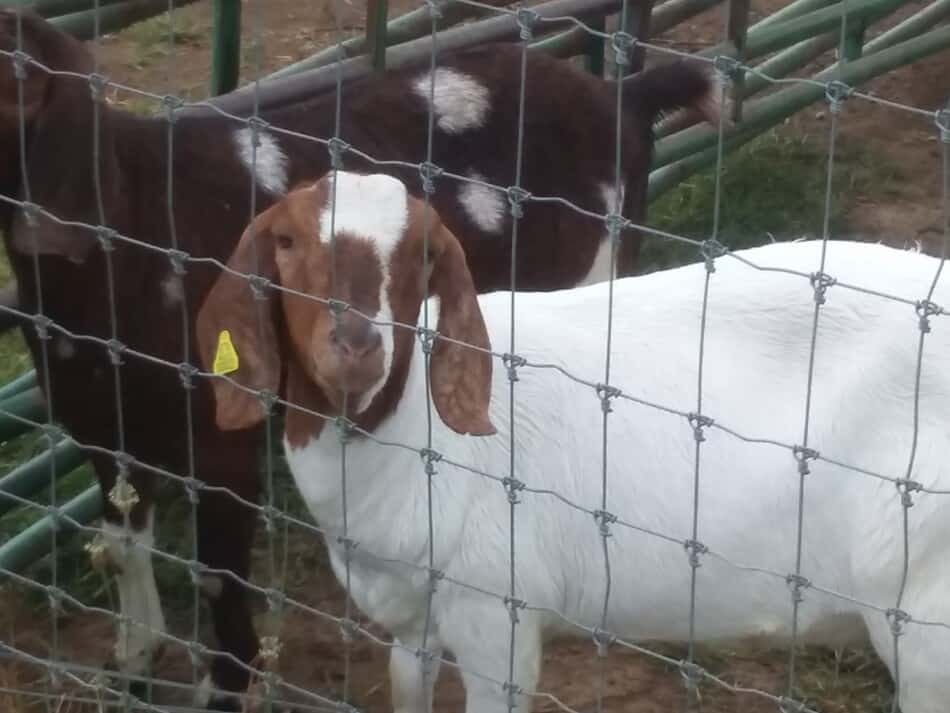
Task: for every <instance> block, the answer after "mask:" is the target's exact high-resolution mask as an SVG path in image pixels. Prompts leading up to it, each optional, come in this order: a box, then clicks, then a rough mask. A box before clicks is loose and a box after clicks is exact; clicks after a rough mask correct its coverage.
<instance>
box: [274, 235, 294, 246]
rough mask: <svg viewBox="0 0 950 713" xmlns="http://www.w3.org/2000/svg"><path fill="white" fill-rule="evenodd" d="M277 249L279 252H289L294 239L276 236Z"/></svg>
mask: <svg viewBox="0 0 950 713" xmlns="http://www.w3.org/2000/svg"><path fill="white" fill-rule="evenodd" d="M276 240H277V247H279V248H280V249H281V250H290V248H292V247H293V246H294V239H293V238H291V237H290V236H289V235H278V236H276Z"/></svg>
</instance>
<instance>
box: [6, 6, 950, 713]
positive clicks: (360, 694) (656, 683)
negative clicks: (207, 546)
mask: <svg viewBox="0 0 950 713" xmlns="http://www.w3.org/2000/svg"><path fill="white" fill-rule="evenodd" d="M337 4H338V5H340V6H341V7H342V8H343V9H344V14H343V16H342V17H341V18H340V22H341V24H342V25H343V26H344V27H346V28H349V31H350V32H351V33H356V32H359V31H361V29H362V24H363V1H362V0H342V1H341V2H340V3H337ZM418 4H419V3H418V2H417V0H390V15H391V16H396V15H397V14H401V13H403V12H405V11H407V10H409V9H412V8H414V7H416V6H418ZM784 4H786V3H785V2H782V1H781V0H753V2H752V6H753V9H754V13H755V14H756V16H757V17H761V16H764V15H766V14H768V13H769V12H772V11H774V10H775V9H776V8H778V7H780V6H782V5H784ZM210 5H211V3H210V2H206V1H205V2H199V3H197V4H195V5H193V6H190V7H188V8H186V9H184V10H183V11H180V12H181V16H182V20H183V22H184V27H185V29H186V30H187V32H186V35H185V36H184V37H183V38H181V39H180V41H179V47H178V48H177V50H176V53H175V54H174V56H173V57H172V56H169V55H168V54H167V53H166V54H162V53H161V51H159V50H154V49H153V47H152V45H153V44H154V45H158V43H157V42H153V43H152V44H150V43H149V38H148V37H147V36H145V37H144V38H142V37H139V38H137V39H136V37H135V36H134V33H129V32H127V33H122V34H121V35H119V36H113V37H107V38H104V39H103V41H102V45H101V47H100V57H101V60H102V62H103V65H104V67H105V68H106V71H107V73H108V74H109V76H110V78H112V79H113V80H115V81H118V82H122V83H126V84H129V85H132V86H136V87H140V88H145V89H149V90H152V91H156V92H160V93H164V92H166V91H175V92H180V93H185V94H187V95H189V96H191V97H199V96H201V95H202V94H203V92H204V88H205V86H206V83H207V77H208V71H207V67H208V66H209V59H210V42H209V38H210V28H211V8H210ZM244 5H245V23H244V28H243V34H244V39H245V42H247V41H248V40H250V39H251V38H252V35H253V28H254V27H255V26H259V27H261V28H263V30H262V32H261V37H260V39H261V40H262V42H263V47H264V52H263V58H262V60H261V62H260V69H261V70H262V71H263V72H265V73H266V72H268V71H272V70H274V69H277V68H279V67H281V66H284V65H286V64H287V63H289V62H292V61H295V60H297V59H301V58H303V57H305V56H307V55H309V54H311V53H313V52H314V51H315V50H317V49H318V48H320V47H323V46H326V44H327V43H328V42H330V41H331V39H332V37H333V27H334V25H335V18H334V16H333V10H332V3H329V2H324V1H321V2H312V3H301V2H299V0H266V2H261V1H257V2H246V1H245V2H244ZM916 9H919V6H918V5H914V6H912V7H911V8H910V9H909V10H908V11H905V12H909V11H913V10H916ZM722 24H723V22H722V17H721V15H720V14H719V10H715V11H713V12H710V13H706V14H705V15H703V16H700V17H699V18H696V19H694V20H691V21H689V22H687V23H686V24H684V25H681V26H680V27H679V28H677V29H676V30H675V31H673V32H670V33H668V34H667V35H666V36H664V38H662V39H663V40H666V41H669V42H670V44H671V46H673V47H680V48H685V49H689V50H695V49H698V48H701V47H703V46H707V45H710V44H714V43H715V42H716V41H717V40H718V39H719V38H720V37H721V36H722V30H721V28H722ZM153 39H154V38H153ZM823 61H824V62H827V58H824V60H823ZM818 64H820V63H818ZM253 65H254V63H253V62H251V61H249V60H248V59H245V62H244V64H243V67H242V79H243V80H245V81H246V80H248V79H250V78H251V77H252V76H253V72H254V66H253ZM806 71H807V70H806ZM948 72H950V53H947V52H944V53H942V54H940V55H937V56H935V57H932V58H930V59H929V60H926V61H923V62H919V63H917V64H915V65H913V66H912V67H908V68H905V69H902V70H900V71H897V72H894V73H892V74H890V75H888V76H887V77H885V78H883V79H879V80H877V81H875V82H872V83H870V84H869V85H867V86H866V87H865V89H866V90H870V91H872V92H874V93H876V94H877V95H880V96H882V97H886V98H888V99H890V100H893V101H898V102H901V103H905V104H910V105H913V106H916V107H920V108H923V109H928V110H932V109H935V108H937V107H939V106H940V105H942V104H943V103H944V102H946V101H947V99H948V97H950V84H948V82H947V79H946V77H947V76H948ZM803 74H804V72H803ZM116 99H117V100H118V101H120V102H121V101H123V98H122V97H121V96H117V97H116ZM841 127H842V131H843V132H845V133H846V134H847V135H849V136H853V137H858V138H860V140H861V141H863V142H866V144H867V146H868V147H869V148H871V149H872V150H873V151H875V152H879V153H880V154H881V155H883V156H885V157H887V158H889V159H892V160H893V161H895V162H897V163H899V164H900V165H901V166H903V167H905V168H906V169H907V176H906V180H905V181H904V182H903V184H902V185H901V186H900V190H899V192H898V193H897V194H896V195H894V196H893V197H892V198H885V199H882V198H881V197H879V196H875V197H874V198H873V199H872V198H871V197H859V200H858V201H857V204H856V206H855V207H854V209H853V211H852V215H851V216H850V218H851V220H850V222H851V224H852V225H855V226H857V229H858V230H859V231H860V232H861V233H862V234H864V235H865V236H867V237H868V238H870V239H876V240H883V241H885V242H889V243H892V244H895V245H902V246H903V245H911V244H914V243H915V242H918V241H919V242H921V243H922V244H923V246H924V248H925V249H927V250H928V251H936V250H937V249H938V244H939V240H940V239H941V238H942V227H941V215H942V213H941V172H940V161H939V151H940V146H939V143H938V142H937V140H936V136H937V133H936V130H935V128H934V126H933V125H932V121H931V120H930V119H928V118H914V117H910V118H909V115H908V114H906V113H905V112H900V111H896V110H894V109H891V108H888V107H882V106H877V105H873V104H871V103H868V102H864V101H860V100H854V101H851V102H849V103H848V104H847V105H846V108H845V112H844V114H843V118H842V124H841ZM785 131H787V132H790V133H792V134H794V135H801V136H810V137H814V138H815V139H816V140H819V141H824V140H826V138H827V132H828V116H827V111H826V109H825V107H823V106H818V105H816V106H813V107H810V108H809V109H807V110H805V111H803V112H801V113H800V114H799V115H798V116H796V117H795V118H793V119H792V120H790V121H788V122H787V125H786V127H785ZM290 547H291V563H292V565H291V571H292V572H293V581H292V582H290V583H289V585H288V592H289V594H290V595H291V596H293V597H294V598H296V599H298V600H300V601H302V602H304V603H305V604H307V605H309V606H312V607H315V608H317V609H320V610H322V611H325V612H328V613H330V614H332V615H334V616H340V615H341V614H342V613H343V611H344V608H343V607H344V605H343V597H342V592H341V590H340V588H339V587H338V586H337V584H336V582H335V580H334V578H333V577H332V576H331V575H330V573H329V570H328V569H327V566H326V562H325V558H324V554H323V551H322V545H321V544H319V543H318V542H317V541H315V540H313V539H312V538H309V537H294V538H292V540H291V545H290ZM258 564H259V565H260V566H259V567H258V570H259V572H258V574H259V575H260V574H261V573H262V572H263V570H264V567H263V559H262V557H261V562H259V563H258ZM257 581H265V580H264V578H263V576H259V577H257ZM25 607H26V605H25V604H24V603H23V601H22V600H19V599H18V598H17V597H15V596H14V595H13V594H12V593H10V592H7V593H6V594H5V595H3V599H0V638H2V639H4V640H6V641H9V642H12V643H13V644H14V645H16V646H18V647H21V648H24V649H26V650H28V651H30V652H32V653H35V654H37V655H42V654H44V652H45V651H47V648H46V647H47V646H48V643H49V635H48V628H47V623H46V622H45V620H43V616H44V615H42V614H39V613H37V610H36V609H25ZM260 624H261V629H262V630H265V629H264V626H265V624H266V619H265V617H264V615H263V614H261V619H260ZM170 626H171V627H172V630H173V631H174V632H175V633H177V634H179V635H181V636H184V637H187V636H188V633H187V632H188V631H189V624H188V622H187V617H184V616H182V617H178V618H176V617H172V619H171V621H170ZM111 630H112V629H111V622H109V621H108V620H107V619H106V618H105V617H101V616H96V615H70V616H68V617H66V618H64V619H63V621H62V626H61V633H60V645H61V650H62V652H63V653H64V655H65V656H66V658H68V659H69V660H72V661H77V662H83V663H87V664H89V665H93V666H96V665H100V664H101V663H102V662H103V661H105V659H106V658H107V657H108V653H109V646H110V642H111V639H112V636H111ZM378 633H379V635H380V636H382V633H381V632H378ZM280 637H281V641H282V644H283V649H282V655H281V662H280V673H281V674H282V675H283V676H284V677H285V678H286V679H287V680H289V681H292V682H295V683H297V684H299V685H301V686H303V687H305V688H307V689H310V690H313V691H315V692H318V693H320V694H322V695H326V696H329V697H332V698H336V699H339V697H340V696H341V695H342V693H343V683H344V657H343V656H342V645H341V635H340V630H339V627H338V626H337V625H336V624H334V623H332V622H321V621H318V620H315V618H314V617H313V616H311V615H309V614H306V613H302V612H299V611H287V612H285V614H284V616H283V618H282V624H281V629H280ZM594 651H595V648H594V645H593V643H592V642H591V641H588V640H578V641H566V642H556V643H554V644H553V645H550V646H548V648H547V649H546V657H545V663H544V669H543V677H542V681H541V685H540V690H542V691H545V692H549V693H551V694H553V695H555V696H556V697H557V698H558V699H559V700H560V701H562V702H563V703H565V704H567V705H569V706H571V707H573V708H575V709H577V710H582V711H588V710H592V709H593V707H594V698H593V691H594V690H595V688H594V682H595V681H597V680H598V676H599V675H600V668H599V663H598V661H597V658H596V657H595V655H594ZM663 651H664V653H667V654H669V655H670V656H672V657H673V658H679V657H681V656H683V654H684V652H683V651H681V650H677V649H674V648H670V647H666V648H664V649H663ZM386 653H387V652H386V649H385V647H382V646H379V645H376V644H373V643H370V642H368V641H366V640H365V639H358V640H357V641H356V642H354V644H353V645H352V647H351V652H350V654H351V655H350V662H351V669H350V675H349V680H348V684H349V686H348V687H349V692H350V701H351V702H352V703H353V704H355V705H357V706H359V707H361V708H365V709H366V710H368V711H372V712H374V713H375V712H377V711H378V712H380V713H381V712H382V711H386V710H388V709H389V703H388V700H389V689H388V683H387V674H386ZM805 655H806V657H807V658H808V661H806V665H804V666H803V667H802V670H803V671H804V673H803V680H802V685H803V687H804V688H805V689H806V693H807V694H808V695H809V698H810V700H812V701H815V705H816V706H817V707H818V708H819V709H820V710H822V711H827V712H828V713H839V712H840V713H845V712H846V711H848V712H850V711H858V710H868V711H873V710H877V708H876V707H872V706H874V705H875V704H876V703H877V702H879V701H882V700H885V699H886V695H887V688H888V683H887V681H886V678H885V676H884V675H882V673H881V670H880V666H879V664H877V663H875V662H874V660H873V659H872V658H870V657H868V656H866V655H865V654H863V653H854V654H849V655H848V656H846V657H845V659H844V660H843V661H842V662H841V666H840V669H839V670H838V676H839V678H838V679H837V680H834V681H832V680H831V679H830V678H829V677H827V676H825V677H822V676H824V674H825V672H827V671H828V670H829V669H830V667H831V666H832V665H833V659H832V656H831V654H829V653H824V652H807V653H806V654H805ZM700 663H702V664H703V665H704V666H707V667H708V669H709V670H710V671H712V672H713V673H716V674H717V675H720V676H721V677H722V678H723V679H724V680H726V681H729V682H732V683H736V684H741V685H742V686H744V687H746V688H755V689H760V690H764V691H770V692H773V693H776V694H779V695H781V694H782V693H784V687H785V680H786V679H785V677H786V675H787V674H786V664H787V653H786V652H784V651H774V650H773V651H769V650H763V649H759V648H757V647H754V646H750V647H744V648H742V649H741V650H739V651H722V650H718V651H714V652H703V655H702V658H701V660H700ZM809 666H811V667H812V668H811V669H810V668H809ZM869 669H870V670H871V671H872V672H873V673H872V674H868V670H869ZM810 671H814V672H818V673H815V675H812V674H811V673H810ZM157 674H158V676H159V677H160V678H165V679H169V680H178V681H182V682H188V681H190V680H191V668H190V666H189V665H188V663H187V656H186V655H185V653H184V652H183V651H181V650H175V649H174V648H169V649H167V650H166V652H165V654H164V656H163V658H162V659H161V660H160V661H159V662H158V664H157ZM819 674H820V675H819ZM35 675H36V671H34V670H31V669H30V668H29V667H27V666H19V667H0V690H2V689H3V688H4V687H7V686H13V685H14V684H18V685H19V686H23V685H26V684H28V683H29V682H30V681H31V680H33V678H34V677H35ZM829 681H830V682H829ZM834 686H838V687H839V688H838V689H835V690H829V689H830V688H833V687H834ZM604 691H605V698H604V706H605V709H606V710H609V711H615V712H617V713H621V712H622V713H659V712H660V711H664V712H667V711H671V710H680V709H681V706H682V703H683V700H684V686H683V682H682V678H681V675H680V673H679V672H678V671H677V670H676V669H675V668H673V667H670V666H666V665H664V664H662V663H659V662H657V661H655V660H651V659H650V658H648V657H645V656H642V655H639V654H636V653H632V652H629V651H623V650H621V649H620V648H618V647H613V648H612V649H611V650H610V656H609V658H608V660H607V663H606V665H605V670H604ZM168 695H169V696H170V698H169V699H168V700H181V699H180V696H179V695H173V694H168ZM2 696H3V694H2V693H0V707H2V703H3V697H2ZM11 700H12V699H11ZM159 700H161V698H159ZM463 701H464V696H463V692H462V689H461V686H460V685H459V681H458V678H457V676H455V675H454V673H453V672H452V671H451V670H450V669H447V668H443V675H442V679H441V683H440V686H439V688H438V694H437V701H436V708H437V710H439V711H449V710H459V708H460V706H461V705H462V704H463ZM861 701H866V702H867V705H865V706H863V707H862V704H861ZM534 707H535V709H536V710H538V711H543V712H545V713H547V712H548V711H554V710H556V708H557V706H556V704H555V703H553V702H551V701H549V700H544V699H539V700H537V701H536V702H535V706H534ZM775 709H776V707H775V704H774V703H772V702H770V701H768V700H765V699H763V698H760V697H757V696H754V695H748V694H746V695H740V694H732V693H729V692H727V691H724V690H721V689H718V688H716V687H712V686H708V685H707V686H704V687H703V695H702V707H701V710H703V711H705V712H706V713H726V712H727V711H728V712H730V713H758V712H759V711H762V712H764V711H774V710H775ZM11 710H13V711H16V713H20V711H19V710H18V709H15V708H14V709H11ZM23 710H32V708H29V709H28V708H25V707H24V708H23ZM72 710H74V711H76V710H80V709H79V708H73V709H72Z"/></svg>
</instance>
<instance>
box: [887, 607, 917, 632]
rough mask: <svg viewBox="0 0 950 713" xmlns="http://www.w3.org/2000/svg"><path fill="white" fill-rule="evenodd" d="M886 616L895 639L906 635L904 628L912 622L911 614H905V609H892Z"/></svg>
mask: <svg viewBox="0 0 950 713" xmlns="http://www.w3.org/2000/svg"><path fill="white" fill-rule="evenodd" d="M884 616H885V617H886V618H887V623H888V625H889V626H890V627H891V634H893V635H894V638H897V637H898V636H902V635H903V633H904V626H905V625H906V624H908V623H910V621H911V617H910V614H908V613H907V612H905V611H904V610H903V609H898V608H896V607H892V608H891V609H888V610H887V611H886V612H885V613H884Z"/></svg>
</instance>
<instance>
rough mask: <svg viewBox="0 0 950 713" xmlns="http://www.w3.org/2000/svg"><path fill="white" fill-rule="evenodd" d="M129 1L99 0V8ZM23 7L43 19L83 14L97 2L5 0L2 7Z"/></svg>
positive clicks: (0, 4) (82, 0)
mask: <svg viewBox="0 0 950 713" xmlns="http://www.w3.org/2000/svg"><path fill="white" fill-rule="evenodd" d="M122 2H128V0H99V7H106V6H108V5H118V4H119V3H122ZM18 6H19V7H22V8H23V9H24V10H32V11H33V12H35V13H36V14H37V15H40V16H41V17H47V18H49V17H57V16H59V15H68V14H70V13H73V12H82V11H85V10H92V9H93V7H94V6H95V0H33V2H23V0H3V2H0V7H18Z"/></svg>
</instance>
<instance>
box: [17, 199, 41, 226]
mask: <svg viewBox="0 0 950 713" xmlns="http://www.w3.org/2000/svg"><path fill="white" fill-rule="evenodd" d="M20 211H21V212H22V213H23V219H24V220H25V221H26V227H28V228H30V229H32V228H35V227H36V226H37V225H39V222H40V219H39V216H40V207H39V206H38V205H36V203H30V202H29V201H23V204H22V205H21V206H20Z"/></svg>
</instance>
